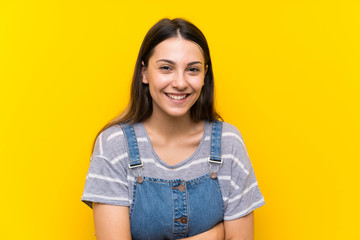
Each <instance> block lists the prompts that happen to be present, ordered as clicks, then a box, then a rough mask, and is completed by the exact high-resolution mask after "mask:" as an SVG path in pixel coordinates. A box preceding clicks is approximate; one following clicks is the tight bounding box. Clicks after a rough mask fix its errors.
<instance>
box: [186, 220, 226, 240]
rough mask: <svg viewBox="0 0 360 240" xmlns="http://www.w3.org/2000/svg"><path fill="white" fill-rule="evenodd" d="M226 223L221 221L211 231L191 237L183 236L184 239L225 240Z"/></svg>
mask: <svg viewBox="0 0 360 240" xmlns="http://www.w3.org/2000/svg"><path fill="white" fill-rule="evenodd" d="M224 237H225V235H224V223H223V222H219V223H218V224H217V225H215V226H214V227H213V228H212V229H210V230H209V231H206V232H203V233H200V234H198V235H195V236H192V237H189V238H183V239H184V240H185V239H186V240H201V239H206V240H224Z"/></svg>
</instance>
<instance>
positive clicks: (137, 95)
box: [93, 18, 222, 149]
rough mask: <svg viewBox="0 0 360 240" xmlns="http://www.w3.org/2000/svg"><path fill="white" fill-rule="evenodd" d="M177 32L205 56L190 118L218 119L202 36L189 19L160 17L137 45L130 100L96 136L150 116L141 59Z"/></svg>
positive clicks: (149, 105) (208, 59) (197, 119)
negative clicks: (202, 79)
mask: <svg viewBox="0 0 360 240" xmlns="http://www.w3.org/2000/svg"><path fill="white" fill-rule="evenodd" d="M179 35H180V36H181V37H182V38H184V39H186V40H189V41H192V42H195V43H197V44H198V45H199V46H200V47H201V49H202V52H203V55H204V59H205V66H206V65H208V69H207V72H206V74H205V79H204V86H203V87H202V90H201V93H200V96H199V98H198V100H197V101H196V102H195V104H194V105H193V106H192V107H191V109H190V115H191V118H192V119H193V120H195V121H199V120H208V121H214V120H215V119H222V118H221V116H220V115H219V114H218V113H217V112H216V111H215V108H214V75H213V70H212V64H211V58H210V51H209V47H208V44H207V41H206V38H205V36H204V35H203V33H202V32H201V31H200V30H199V29H198V28H197V27H196V26H195V25H194V24H192V23H191V22H189V21H186V20H184V19H181V18H175V19H172V20H171V19H169V18H164V19H161V20H160V21H159V22H157V23H156V24H155V25H154V26H153V27H152V28H151V29H150V30H149V31H148V33H147V34H146V36H145V38H144V40H143V42H142V44H141V48H140V51H139V55H138V57H137V60H136V65H135V71H134V75H133V79H132V83H131V94H130V102H129V104H128V106H127V108H126V109H125V110H124V111H123V112H122V113H121V114H120V115H119V116H117V117H116V118H114V119H113V120H111V121H110V122H109V123H107V124H106V125H105V126H104V127H103V128H102V129H101V130H100V131H99V132H98V134H97V135H96V138H97V137H98V135H99V134H100V133H101V132H102V131H103V130H105V129H106V128H109V127H111V126H113V125H116V124H119V123H136V122H141V121H144V120H145V119H147V118H148V117H150V116H151V114H152V111H153V108H152V99H151V95H150V92H149V85H147V84H144V83H143V82H142V62H144V65H145V67H147V66H148V62H149V59H150V57H151V56H152V54H153V52H154V48H155V47H156V46H157V45H158V44H159V43H161V42H162V41H164V40H166V39H168V38H172V37H176V36H179ZM96 138H95V141H96ZM95 141H94V144H93V149H94V145H95Z"/></svg>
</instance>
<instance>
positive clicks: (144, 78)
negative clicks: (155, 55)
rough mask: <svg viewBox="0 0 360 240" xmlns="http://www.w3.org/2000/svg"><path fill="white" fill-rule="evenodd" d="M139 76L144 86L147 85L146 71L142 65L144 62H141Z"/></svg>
mask: <svg viewBox="0 0 360 240" xmlns="http://www.w3.org/2000/svg"><path fill="white" fill-rule="evenodd" d="M141 74H142V82H143V83H145V84H149V80H148V78H147V76H146V75H147V71H146V67H145V64H144V61H142V62H141Z"/></svg>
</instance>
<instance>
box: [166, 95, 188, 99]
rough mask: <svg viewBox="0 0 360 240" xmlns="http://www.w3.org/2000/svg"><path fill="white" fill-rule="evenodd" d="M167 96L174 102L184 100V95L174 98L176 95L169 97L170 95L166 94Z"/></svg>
mask: <svg viewBox="0 0 360 240" xmlns="http://www.w3.org/2000/svg"><path fill="white" fill-rule="evenodd" d="M166 95H168V96H169V97H170V98H172V99H175V100H181V99H184V98H186V94H185V95H181V96H176V95H171V94H166Z"/></svg>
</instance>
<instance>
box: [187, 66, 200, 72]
mask: <svg viewBox="0 0 360 240" xmlns="http://www.w3.org/2000/svg"><path fill="white" fill-rule="evenodd" d="M189 71H190V72H199V71H200V69H199V68H196V67H192V68H189Z"/></svg>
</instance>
